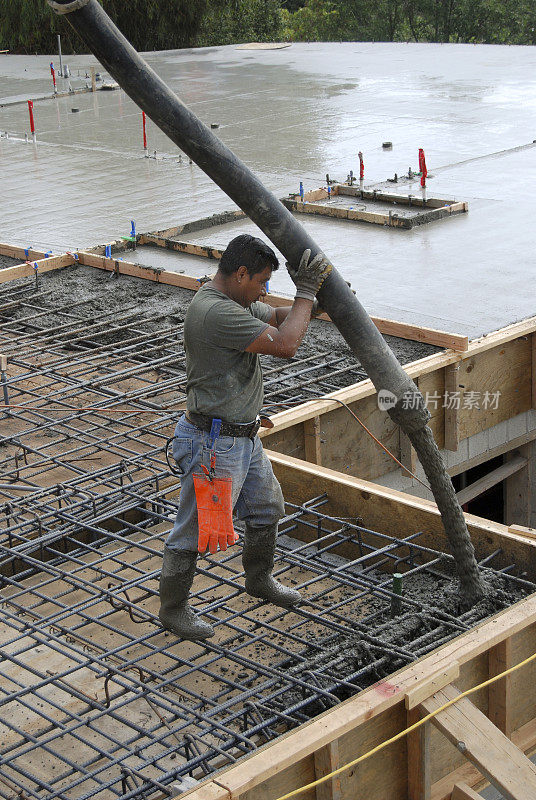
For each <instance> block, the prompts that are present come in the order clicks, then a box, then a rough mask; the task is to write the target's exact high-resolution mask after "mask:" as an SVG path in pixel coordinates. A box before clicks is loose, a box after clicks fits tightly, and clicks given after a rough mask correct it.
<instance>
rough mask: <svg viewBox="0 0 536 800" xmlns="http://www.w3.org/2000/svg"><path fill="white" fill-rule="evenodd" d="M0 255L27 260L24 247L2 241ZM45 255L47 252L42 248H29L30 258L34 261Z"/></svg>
mask: <svg viewBox="0 0 536 800" xmlns="http://www.w3.org/2000/svg"><path fill="white" fill-rule="evenodd" d="M0 255H3V256H9V257H10V258H20V260H21V261H26V252H25V249H24V247H18V246H17V245H13V244H6V243H5V242H0ZM44 257H45V254H44V252H43V251H42V250H32V248H30V249H29V250H28V258H29V259H31V260H33V261H38V260H39V259H40V258H44Z"/></svg>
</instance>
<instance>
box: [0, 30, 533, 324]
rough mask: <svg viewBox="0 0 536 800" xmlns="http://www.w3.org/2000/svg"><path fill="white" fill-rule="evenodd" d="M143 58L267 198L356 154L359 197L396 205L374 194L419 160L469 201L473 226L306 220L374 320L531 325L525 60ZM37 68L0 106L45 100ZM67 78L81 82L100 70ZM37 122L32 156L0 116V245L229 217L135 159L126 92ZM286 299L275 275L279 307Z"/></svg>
mask: <svg viewBox="0 0 536 800" xmlns="http://www.w3.org/2000/svg"><path fill="white" fill-rule="evenodd" d="M147 58H148V60H149V63H150V64H151V66H152V67H153V68H155V69H156V71H157V72H158V73H159V74H161V75H162V77H163V78H164V79H165V80H166V81H167V82H168V83H169V84H170V85H171V87H172V88H173V89H174V90H176V91H177V92H178V93H179V94H180V96H181V98H182V99H183V100H184V101H185V102H186V103H187V104H188V105H189V106H190V107H191V108H192V109H193V110H194V111H195V112H196V113H197V114H198V115H199V116H200V117H201V119H202V120H203V121H204V122H205V123H207V124H208V125H210V124H211V123H218V124H219V127H218V129H217V130H215V133H216V134H217V135H218V136H219V137H221V139H222V140H223V141H224V142H225V143H226V144H228V145H229V146H230V147H231V148H232V149H233V150H234V151H235V152H236V153H237V155H238V156H240V157H241V158H242V159H243V160H244V161H245V162H246V163H247V164H248V165H249V166H250V167H251V168H252V169H253V170H254V171H255V172H256V173H257V174H258V175H259V176H260V177H261V179H262V180H263V181H264V182H265V183H266V184H267V185H268V186H269V187H270V188H271V189H272V190H273V191H274V192H275V193H276V194H277V195H278V196H280V197H282V196H285V195H286V194H288V193H289V192H290V191H297V190H298V186H299V182H300V180H301V181H303V182H304V187H305V190H306V191H307V190H309V189H314V188H317V187H318V186H320V185H322V184H323V182H324V181H325V175H326V173H329V174H330V176H331V177H333V178H339V179H344V178H345V177H346V175H347V174H348V171H349V170H350V169H352V170H353V171H354V174H357V173H358V164H359V162H358V158H357V153H358V151H359V150H361V151H362V152H363V154H364V159H365V185H366V186H371V185H373V186H378V187H379V186H386V187H389V188H390V189H392V184H385V180H386V179H387V178H388V177H392V176H393V175H394V173H395V172H397V173H398V174H399V175H402V174H403V173H407V171H408V167H409V166H411V167H412V169H414V170H416V169H417V168H418V163H417V154H418V148H419V147H423V148H424V150H425V153H426V159H427V165H428V170H429V172H430V173H431V174H432V175H433V176H434V177H431V178H430V179H429V192H430V194H431V195H434V196H440V197H453V198H456V199H461V200H467V201H468V202H469V213H468V214H466V215H461V216H458V217H455V218H453V219H449V220H442V221H438V222H435V223H431V224H429V225H426V226H422V227H419V228H415V229H412V230H408V231H405V230H387V229H384V228H382V227H379V226H374V225H369V224H366V223H363V224H355V223H349V222H344V221H335V220H323V219H318V218H316V219H314V220H309V219H307V220H306V219H303V222H304V224H305V226H306V227H307V228H308V229H310V230H311V232H314V235H315V236H316V238H317V240H318V243H319V244H320V245H321V246H322V247H323V248H324V250H325V251H326V253H327V254H328V255H329V256H330V257H331V258H332V259H333V260H334V263H335V264H336V265H337V267H339V269H340V270H341V272H342V273H343V274H344V275H345V277H346V278H347V279H349V280H351V282H352V285H353V286H354V287H355V288H356V290H357V293H358V296H359V298H360V299H361V301H362V302H363V303H364V305H365V306H366V308H367V309H368V311H369V312H370V313H371V314H375V315H377V316H383V317H391V318H395V319H399V320H403V321H406V322H411V323H420V324H423V325H429V326H432V327H436V328H443V329H445V330H449V331H452V332H456V333H463V334H468V335H470V336H476V335H479V334H481V333H485V332H489V331H491V330H494V329H496V328H499V327H502V326H503V325H506V324H508V323H511V322H514V321H516V320H518V319H522V318H524V317H527V316H531V315H532V314H534V313H535V312H536V303H535V301H534V292H533V290H532V286H533V282H534V277H535V273H536V267H535V263H534V255H533V250H534V233H533V229H534V223H533V207H534V201H533V184H534V181H533V174H534V170H535V167H536V149H535V148H536V145H533V140H534V139H535V138H536V69H535V66H536V52H535V51H534V48H531V47H502V46H488V45H478V46H473V45H440V44H381V43H366V44H362V43H352V42H349V43H342V44H340V43H331V44H322V43H317V44H294V45H292V46H291V47H287V48H284V49H280V50H237V49H236V48H235V47H232V46H230V47H220V48H203V49H199V50H182V51H173V52H162V53H158V54H149V55H148V56H147ZM50 60H51V57H49V56H39V57H26V56H5V57H3V58H2V60H1V61H0V77H1V87H2V88H1V89H0V94H1V95H2V97H0V106H1V104H2V103H3V102H8V101H9V102H11V101H13V100H14V99H21V98H22V99H24V98H26V97H31V96H34V97H35V96H37V95H39V94H46V93H48V92H49V91H50V88H51V87H50V73H49V63H50ZM65 60H66V61H67V62H68V63H69V65H70V67H71V72H72V73H73V76H76V73H77V70H80V74H81V77H80V81H81V82H83V80H84V75H85V71H86V69H87V68H88V67H89V66H90V65H91V64H95V63H96V62H95V61H94V59H93V58H92V57H89V56H77V57H67V58H66V59H65ZM63 88H65V81H61V82H60V89H63ZM72 108H78V109H79V110H78V112H73V111H72ZM34 113H35V118H36V125H37V131H38V144H37V146H34V145H32V144H25V142H24V133H25V132H27V131H28V130H29V127H28V120H27V108H26V106H25V104H24V103H21V104H18V105H10V106H5V107H0V132H1V131H8V132H9V133H10V138H9V139H6V138H0V163H1V165H2V188H3V191H2V197H1V199H0V239H1V240H3V241H9V242H11V243H13V244H20V245H24V246H28V245H33V246H34V247H40V248H41V249H50V248H52V249H53V250H54V251H58V252H59V251H62V250H64V249H66V248H74V247H88V246H91V245H94V244H97V243H99V242H104V241H110V240H111V239H114V238H116V237H118V236H121V235H126V234H128V232H129V230H130V219H135V220H136V224H137V228H138V231H147V230H155V229H160V230H161V229H163V228H165V227H171V226H172V225H178V224H181V223H182V222H185V221H188V220H193V219H198V218H201V217H204V216H207V215H209V214H212V213H214V212H216V211H221V210H223V209H228V208H231V207H232V204H231V203H230V201H229V200H228V199H227V198H226V197H225V195H223V193H222V192H220V191H219V190H218V189H216V188H215V187H214V186H213V184H212V183H211V182H210V181H209V179H208V178H207V177H206V176H205V175H204V174H203V173H202V172H201V170H200V169H199V168H198V167H197V166H195V165H190V164H189V163H188V159H186V158H184V157H183V158H182V160H181V161H180V162H179V160H178V156H179V152H178V150H177V148H176V147H175V146H174V145H172V144H171V142H169V140H167V139H166V138H165V137H164V135H163V134H162V133H160V132H159V131H158V130H157V129H156V128H155V126H154V125H153V123H152V122H149V124H148V137H149V148H150V151H151V153H154V150H156V151H157V152H156V158H144V157H143V153H142V132H141V112H140V110H139V109H138V108H137V107H136V106H135V105H134V104H133V103H132V102H131V101H130V100H129V99H128V98H127V97H126V96H125V94H124V93H123V92H122V91H116V92H109V93H107V92H97V93H96V94H80V95H74V96H72V97H67V98H58V99H56V100H41V101H38V102H36V103H35V109H34ZM384 141H392V142H393V148H392V150H383V149H382V142H384ZM402 188H403V184H401V183H399V184H397V191H398V190H401V189H402ZM406 190H407V191H408V192H412V193H415V192H416V190H418V182H417V181H412V182H409V181H408V182H407V184H406ZM245 227H247V225H243V224H241V225H237V226H236V228H237V230H238V229H239V228H240V229H242V228H244V229H245ZM234 232H235V231H234V229H233V228H232V227H230V228H229V230H228V231H226V234H227V235H228V236H229V238H230V237H231V236H232V235H233V234H234ZM201 240H202V239H201V237H200V241H201ZM222 243H223V244H224V243H225V242H222ZM167 268H169V267H167ZM182 268H183V266H180V267H179V269H182ZM280 281H281V286H280V285H279V282H280ZM286 283H287V281H285V278H284V276H283V275H282V270H280V271H279V273H278V275H277V276H276V277H275V278H274V282H273V285H274V290H276V289H277V290H280V289H282V288H283V284H286ZM289 288H290V287H289Z"/></svg>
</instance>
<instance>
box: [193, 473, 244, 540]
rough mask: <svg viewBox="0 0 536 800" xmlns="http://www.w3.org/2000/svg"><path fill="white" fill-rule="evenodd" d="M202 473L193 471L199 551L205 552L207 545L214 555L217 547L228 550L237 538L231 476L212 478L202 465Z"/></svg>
mask: <svg viewBox="0 0 536 800" xmlns="http://www.w3.org/2000/svg"><path fill="white" fill-rule="evenodd" d="M201 468H202V470H203V472H202V473H194V475H193V479H194V489H195V499H196V502H197V520H198V528H199V534H198V539H197V550H198V552H199V553H205V552H206V550H207V548H208V550H209V552H210V553H212V554H214V553H216V552H217V550H218V548H219V549H220V550H227V547H230V546H231V545H233V544H236V542H237V541H238V534H237V533H236V532H235V529H234V527H233V507H232V482H231V478H229V477H223V478H212V479H211V478H210V474H209V471H208V469H207V468H206V467H205V466H204V465H201Z"/></svg>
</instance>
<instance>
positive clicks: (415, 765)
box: [407, 708, 432, 800]
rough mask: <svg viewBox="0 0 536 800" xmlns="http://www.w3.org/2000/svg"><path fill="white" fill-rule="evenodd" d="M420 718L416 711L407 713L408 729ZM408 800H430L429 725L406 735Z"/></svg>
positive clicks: (427, 723)
mask: <svg viewBox="0 0 536 800" xmlns="http://www.w3.org/2000/svg"><path fill="white" fill-rule="evenodd" d="M420 718H421V714H420V713H419V711H418V710H417V709H415V708H414V709H412V710H411V711H409V712H408V727H410V726H411V725H414V724H415V722H418V721H419V719H420ZM407 748H408V800H430V796H431V792H432V778H431V774H432V771H431V764H430V762H431V752H430V723H429V722H425V724H424V725H421V726H420V728H417V730H415V731H412V732H411V733H408V736H407Z"/></svg>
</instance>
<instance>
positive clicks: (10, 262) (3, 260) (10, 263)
mask: <svg viewBox="0 0 536 800" xmlns="http://www.w3.org/2000/svg"><path fill="white" fill-rule="evenodd" d="M21 263H22V261H21V259H20V258H11V257H10V256H3V255H2V254H1V253H0V269H6V267H15V266H16V265H17V264H21Z"/></svg>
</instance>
